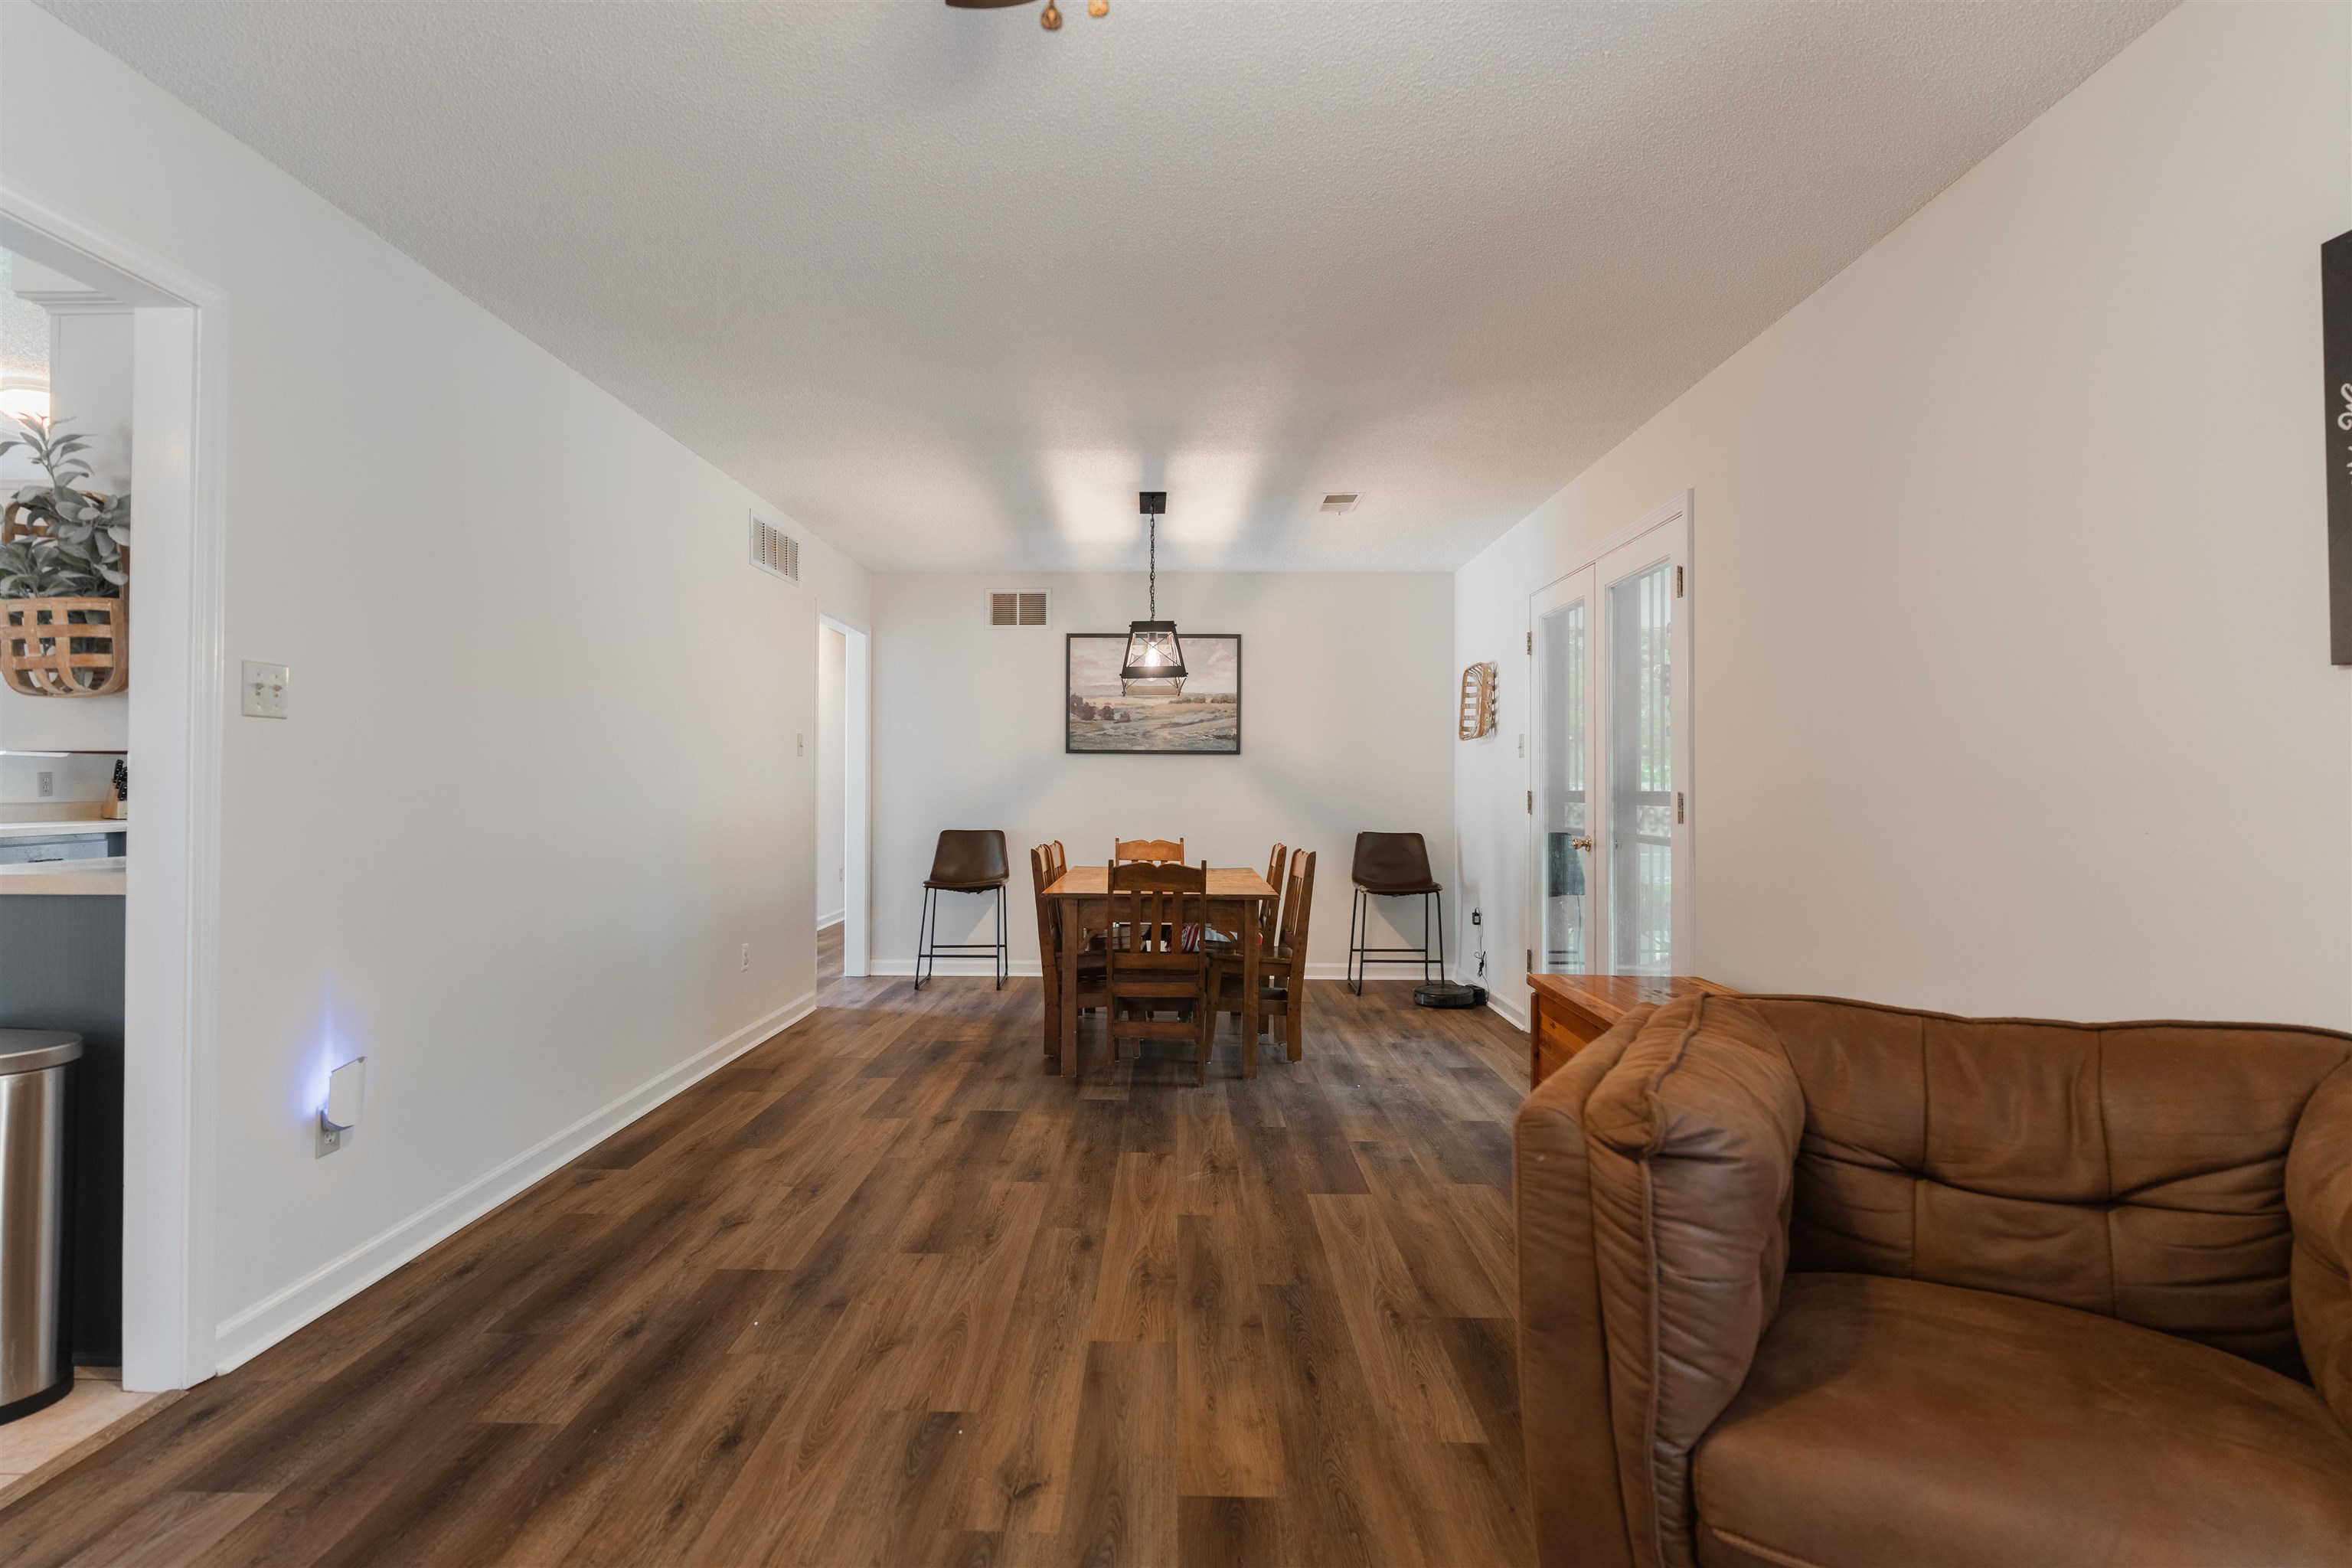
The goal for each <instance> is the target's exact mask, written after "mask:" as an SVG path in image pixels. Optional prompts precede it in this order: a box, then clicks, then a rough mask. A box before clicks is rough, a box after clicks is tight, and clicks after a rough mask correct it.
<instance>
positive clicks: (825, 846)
mask: <svg viewBox="0 0 2352 1568" xmlns="http://www.w3.org/2000/svg"><path fill="white" fill-rule="evenodd" d="M848 640H849V639H848V638H846V637H843V636H842V635H841V634H840V633H839V632H837V631H835V630H834V629H833V628H832V627H831V626H819V627H817V629H816V734H815V736H814V742H813V743H814V745H815V747H816V923H817V924H818V926H819V927H824V926H829V925H831V924H833V922H834V921H837V920H839V919H841V918H842V900H843V895H844V894H845V892H846V891H847V880H846V879H845V877H844V875H843V872H842V825H843V818H842V815H841V792H842V771H841V766H842V754H841V748H842V743H843V742H842V718H843V711H844V710H843V708H842V700H843V689H842V682H843V679H845V675H846V673H847V672H846V670H845V660H846V659H847V658H848V657H849V649H848Z"/></svg>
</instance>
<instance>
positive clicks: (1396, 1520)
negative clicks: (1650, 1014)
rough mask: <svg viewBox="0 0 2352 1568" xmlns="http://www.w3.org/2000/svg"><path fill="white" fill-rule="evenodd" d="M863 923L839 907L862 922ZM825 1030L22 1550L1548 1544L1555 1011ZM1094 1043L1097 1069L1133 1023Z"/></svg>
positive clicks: (519, 1555) (963, 1018) (989, 1002)
mask: <svg viewBox="0 0 2352 1568" xmlns="http://www.w3.org/2000/svg"><path fill="white" fill-rule="evenodd" d="M834 934H835V941H836V943H837V931H836V932H835V933H834ZM838 968H839V961H838V957H837V946H836V956H835V959H834V963H833V973H834V977H833V978H829V979H827V980H826V981H825V982H824V984H823V988H822V994H821V1001H822V1003H823V1005H822V1007H821V1009H820V1010H819V1011H818V1012H817V1014H816V1015H815V1016H814V1017H812V1018H810V1019H808V1020H806V1021H805V1022H803V1023H802V1024H800V1025H799V1026H796V1027H794V1028H793V1029H792V1030H791V1031H790V1032H788V1033H786V1034H784V1035H782V1036H779V1037H776V1038H774V1039H772V1040H770V1041H768V1042H767V1043H765V1044H764V1045H762V1046H761V1047H758V1048H757V1049H756V1050H753V1051H751V1053H749V1054H748V1055H746V1056H744V1057H742V1058H739V1059H738V1060H737V1061H736V1062H735V1063H734V1064H733V1065H731V1066H730V1067H728V1068H723V1069H721V1070H720V1071H719V1072H717V1073H715V1074H713V1075H712V1076H711V1077H709V1078H708V1079H704V1080H703V1081H702V1082H701V1083H699V1084H698V1085H697V1086H695V1087H694V1088H693V1089H689V1090H688V1091H687V1092H686V1093H684V1094H682V1095H680V1096H678V1097H677V1099H676V1100H672V1101H670V1102H669V1103H668V1104H667V1105H665V1106H663V1107H661V1108H660V1109H659V1110H656V1111H655V1112H653V1113H652V1114H651V1115H649V1116H647V1117H646V1118H645V1119H644V1120H643V1121H639V1122H638V1123H636V1124H635V1126H632V1127H630V1128H627V1129H626V1130H625V1131H622V1132H621V1133H619V1134H618V1135H616V1136H615V1137H614V1138H613V1139H611V1140H610V1141H608V1142H605V1143H604V1145H602V1146H601V1147H599V1148H597V1149H595V1150H593V1151H592V1152H589V1153H588V1154H585V1155H583V1157H581V1158H580V1159H578V1160H576V1161H574V1162H573V1163H572V1164H570V1165H568V1166H566V1167H565V1168H564V1169H563V1170H562V1171H560V1172H558V1173H556V1174H554V1175H552V1176H551V1177H549V1178H548V1179H547V1180H546V1181H544V1182H541V1184H538V1185H537V1186H535V1187H533V1188H532V1189H530V1191H529V1192H527V1193H525V1194H522V1195H521V1196H520V1197H518V1198H516V1199H515V1200H514V1201H513V1202H511V1203H509V1204H508V1205H505V1206H504V1207H502V1208H500V1209H499V1211H497V1212H496V1213H495V1214H493V1215H489V1216H488V1217H487V1218H485V1219H484V1220H482V1221H481V1222H479V1223H478V1224H477V1225H475V1226H471V1227H469V1228H468V1229H467V1230H466V1231H464V1232H463V1233H461V1234H460V1235H458V1236H457V1237H453V1238H451V1239H450V1240H449V1241H447V1242H446V1243H444V1244H443V1245H442V1246H440V1247H436V1248H435V1249H434V1250H433V1251H431V1252H429V1253H427V1254H426V1255H425V1256H424V1257H423V1258H418V1259H417V1260H416V1261H415V1262H414V1263H412V1264H410V1265H409V1266H408V1267H406V1268H403V1269H402V1270H400V1271H399V1272H398V1273H397V1274H394V1276H393V1277H391V1278H390V1279H386V1280H384V1281H383V1283H381V1284H379V1285H377V1286H376V1287H374V1288H373V1289H370V1290H368V1291H366V1292H364V1293H363V1294H362V1295H361V1296H359V1297H358V1298H356V1299H354V1300H352V1301H350V1302H349V1303H347V1304H345V1305H344V1306H342V1307H341V1308H339V1309H338V1310H335V1311H334V1312H332V1313H331V1314H330V1315H328V1316H327V1317H326V1318H324V1319H322V1320H320V1321H319V1322H317V1323H315V1324H313V1325H311V1326H310V1328H308V1329H306V1330H304V1331H302V1332H300V1333H299V1334H297V1335H295V1336H294V1337H292V1338H291V1339H289V1340H287V1341H286V1342H283V1343H281V1344H279V1345H278V1346H276V1347H274V1348H273V1349H271V1350H270V1351H268V1352H266V1353H265V1354H263V1355H261V1356H259V1357H257V1359H255V1360H254V1361H253V1362H251V1363H248V1364H247V1365H245V1366H243V1367H241V1368H239V1369H238V1370H237V1371H236V1372H234V1373H229V1374H227V1375H226V1376H224V1377H218V1378H215V1379H214V1380H212V1381H211V1382H209V1383H206V1384H203V1385H201V1386H199V1387H198V1388H196V1389H194V1391H192V1392H191V1393H190V1394H187V1395H186V1396H185V1397H184V1398H183V1399H181V1400H180V1401H179V1402H178V1403H177V1404H175V1405H173V1406H172V1407H171V1408H169V1409H167V1410H165V1411H163V1413H162V1414H161V1415H157V1416H156V1417H155V1418H154V1419H152V1420H151V1421H149V1422H147V1423H146V1424H144V1425H142V1426H139V1427H137V1428H136V1429H135V1430H133V1431H131V1433H129V1434H128V1435H127V1436H123V1437H122V1438H121V1439H120V1440H119V1441H117V1442H115V1443H113V1444H112V1445H110V1446H109V1447H106V1448H104V1449H102V1450H100V1452H99V1453H97V1454H96V1455H94V1456H92V1457H91V1458H89V1459H87V1460H85V1461H83V1462H82V1463H81V1464H80V1465H79V1466H78V1467H76V1468H73V1469H72V1470H70V1471H68V1472H67V1473H66V1474H64V1475H63V1476H61V1477H59V1478H58V1479H55V1480H53V1481H51V1482H49V1483H48V1484H47V1486H45V1487H43V1488H41V1489H39V1490H37V1491H36V1492H34V1493H33V1494H32V1495H30V1496H29V1497H27V1498H26V1499H24V1500H21V1501H20V1502H18V1503H17V1504H16V1506H14V1507H12V1508H10V1509H8V1510H6V1511H5V1513H0V1561H5V1562H7V1563H24V1564H46V1563H142V1564H153V1563H173V1564H196V1563H404V1564H405V1563H712V1564H739V1563H740V1564H750V1563H822V1564H854V1563H874V1564H884V1565H889V1568H896V1565H898V1564H918V1563H961V1564H972V1565H978V1564H984V1563H1006V1564H1013V1563H1203V1564H1219V1565H1224V1564H1244V1563H1431V1564H1445V1565H1454V1564H1480V1563H1525V1562H1528V1561H1529V1560H1530V1558H1531V1551H1530V1547H1529V1543H1528V1532H1527V1526H1526V1510H1525V1500H1524V1496H1523V1490H1522V1485H1521V1479H1520V1477H1521V1469H1520V1454H1519V1437H1518V1416H1517V1405H1516V1398H1515V1387H1514V1384H1515V1377H1514V1364H1515V1363H1514V1353H1515V1352H1514V1331H1513V1322H1512V1309H1511V1290H1512V1265H1511V1252H1510V1194H1509V1183H1510V1164H1509V1141H1508V1129H1509V1120H1510V1117H1511V1115H1512V1113H1513V1112H1514V1110H1516V1108H1517V1104H1518V1101H1519V1099H1520V1090H1519V1088H1518V1086H1517V1080H1518V1079H1520V1077H1521V1076H1522V1075H1523V1074H1524V1073H1525V1072H1526V1067H1527V1058H1526V1047H1525V1046H1524V1044H1523V1042H1522V1038H1521V1037H1520V1036H1519V1035H1517V1033H1516V1032H1515V1031H1513V1030H1511V1029H1510V1028H1509V1027H1508V1026H1507V1025H1506V1024H1505V1023H1504V1022H1503V1021H1502V1020H1501V1019H1500V1018H1499V1017H1496V1016H1493V1015H1490V1014H1486V1013H1431V1012H1424V1011H1420V1010H1417V1009H1415V1008H1414V1007H1412V1005H1411V1002H1410V987H1409V985H1408V984H1405V983H1402V982H1398V983H1388V984H1377V983H1376V984H1373V985H1371V986H1369V987H1368V988H1367V990H1366V994H1365V995H1364V996H1362V997H1361V998H1358V997H1354V996H1350V995H1349V994H1347V992H1346V991H1345V990H1344V989H1343V988H1342V987H1340V986H1339V984H1335V983H1317V984H1314V985H1313V987H1312V1001H1311V1004H1310V1006H1309V1011H1308V1020H1309V1033H1308V1037H1307V1050H1306V1056H1305V1059H1304V1060H1302V1061H1299V1062H1297V1063H1286V1062H1285V1061H1284V1060H1283V1059H1282V1052H1281V1051H1280V1050H1278V1049H1277V1050H1273V1051H1268V1052H1265V1053H1264V1054H1263V1055H1262V1058H1261V1059H1262V1061H1263V1062H1264V1063H1265V1066H1264V1067H1263V1068H1262V1069H1261V1071H1260V1074H1259V1076H1258V1077H1257V1078H1256V1079H1255V1080H1250V1081H1244V1080H1243V1079H1242V1078H1241V1076H1240V1047H1239V1044H1238V1042H1237V1041H1236V1040H1235V1039H1234V1031H1233V1028H1232V1026H1231V1025H1230V1024H1229V1023H1228V1024H1226V1025H1225V1026H1223V1028H1222V1029H1221V1031H1220V1036H1219V1043H1218V1052H1217V1059H1216V1063H1215V1066H1214V1068H1213V1076H1212V1078H1211V1080H1210V1083H1209V1085H1208V1087H1206V1088H1205V1089H1196V1088H1194V1087H1192V1082H1191V1079H1192V1063H1191V1061H1190V1059H1189V1055H1188V1051H1189V1048H1187V1049H1186V1050H1177V1049H1172V1048H1171V1049H1169V1050H1168V1051H1167V1054H1166V1055H1164V1056H1154V1055H1150V1054H1149V1052H1147V1054H1146V1056H1145V1057H1144V1058H1143V1059H1142V1060H1141V1061H1140V1062H1138V1061H1136V1060H1135V1058H1133V1056H1132V1053H1130V1056H1129V1060H1128V1061H1127V1062H1126V1063H1124V1064H1123V1065H1122V1066H1121V1068H1119V1070H1118V1073H1117V1075H1116V1077H1115V1078H1114V1079H1108V1080H1106V1081H1103V1082H1101V1083H1098V1084H1094V1083H1090V1084H1089V1085H1088V1086H1087V1088H1086V1089H1083V1090H1079V1089H1073V1087H1072V1086H1071V1084H1070V1083H1069V1081H1068V1080H1067V1079H1062V1078H1057V1077H1054V1076H1050V1075H1048V1074H1047V1073H1045V1071H1044V1070H1043V1068H1042V1061H1041V1056H1040V1049H1039V1039H1038V1033H1039V1027H1040V1005H1039V995H1038V985H1037V982H1035V981H1034V980H1027V981H1021V980H1016V981H1013V982H1012V983H1010V984H1008V985H1007V987H1006V989H1005V990H1004V991H1003V992H1002V993H999V992H996V991H994V990H992V988H991V987H990V985H989V984H988V983H987V982H986V981H975V980H961V979H958V980H942V981H940V982H938V983H937V984H935V985H932V986H927V987H925V989H924V990H923V992H922V993H921V994H920V995H918V994H915V993H914V992H913V991H912V990H911V988H910V986H909V984H908V982H907V981H905V980H903V979H900V980H889V981H883V980H872V981H864V980H859V981H845V980H842V979H840V978H838ZM1099 1031H1100V1026H1099V1024H1098V1023H1093V1022H1090V1023H1089V1026H1088V1028H1087V1042H1088V1050H1089V1054H1090V1055H1091V1054H1093V1053H1097V1052H1099V1051H1100V1050H1101V1048H1102V1047H1101V1044H1100V1032H1099Z"/></svg>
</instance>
